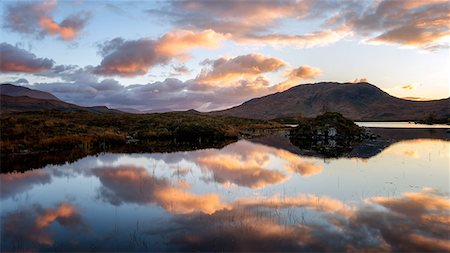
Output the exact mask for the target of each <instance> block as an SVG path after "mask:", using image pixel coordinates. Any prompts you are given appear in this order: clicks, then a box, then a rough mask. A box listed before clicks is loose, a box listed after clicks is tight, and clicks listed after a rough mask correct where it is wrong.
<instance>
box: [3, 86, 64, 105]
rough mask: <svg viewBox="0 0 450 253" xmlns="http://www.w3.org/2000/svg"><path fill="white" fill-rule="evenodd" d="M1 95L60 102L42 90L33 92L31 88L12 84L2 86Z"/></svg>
mask: <svg viewBox="0 0 450 253" xmlns="http://www.w3.org/2000/svg"><path fill="white" fill-rule="evenodd" d="M0 94H2V95H8V96H13V97H22V96H26V97H30V98H37V99H47V100H58V101H59V99H58V98H57V97H55V96H54V95H52V94H50V93H48V92H44V91H40V90H32V89H30V88H26V87H22V86H16V85H12V84H0Z"/></svg>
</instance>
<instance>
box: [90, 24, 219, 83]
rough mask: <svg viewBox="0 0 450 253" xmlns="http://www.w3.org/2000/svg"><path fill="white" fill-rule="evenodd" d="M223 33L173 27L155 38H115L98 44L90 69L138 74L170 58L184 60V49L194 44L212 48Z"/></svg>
mask: <svg viewBox="0 0 450 253" xmlns="http://www.w3.org/2000/svg"><path fill="white" fill-rule="evenodd" d="M225 37H226V36H225V35H223V34H219V33H216V32H214V31H212V30H204V31H201V32H192V31H187V30H176V31H173V32H169V33H166V34H165V35H163V36H162V37H161V38H159V39H157V40H151V39H139V40H129V41H125V40H123V39H121V38H116V39H113V40H111V41H108V42H106V43H104V44H103V45H101V46H100V47H101V49H100V51H101V53H102V54H103V56H104V58H103V60H102V62H101V63H100V65H99V66H97V67H96V68H95V70H94V72H95V73H97V74H102V75H120V76H130V77H133V76H138V75H144V74H146V73H147V72H148V70H149V69H150V68H151V67H154V66H156V65H159V64H166V63H168V62H170V61H171V60H173V59H175V58H176V59H179V60H185V59H187V58H188V54H187V52H188V51H189V50H191V49H193V48H196V47H205V48H212V47H216V46H217V45H218V44H219V43H220V41H222V40H223V39H224V38H225Z"/></svg>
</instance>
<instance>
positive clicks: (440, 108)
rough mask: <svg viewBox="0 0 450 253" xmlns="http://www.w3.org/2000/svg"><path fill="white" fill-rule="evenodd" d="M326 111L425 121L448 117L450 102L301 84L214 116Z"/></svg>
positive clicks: (367, 88)
mask: <svg viewBox="0 0 450 253" xmlns="http://www.w3.org/2000/svg"><path fill="white" fill-rule="evenodd" d="M326 111H330V112H339V113H341V114H342V115H344V116H345V117H347V118H350V119H352V120H365V121H396V120H398V121H409V120H418V119H422V118H424V117H425V116H427V115H428V114H430V113H432V114H434V115H436V116H437V117H448V116H449V115H450V99H449V98H446V99H441V100H432V101H411V100H405V99H401V98H397V97H393V96H391V95H389V94H388V93H386V92H384V91H382V90H381V89H379V88H378V87H376V86H374V85H372V84H369V83H335V82H322V83H316V84H302V85H298V86H295V87H292V88H290V89H288V90H286V91H283V92H278V93H275V94H271V95H268V96H264V97H260V98H254V99H251V100H249V101H247V102H244V103H243V104H241V105H239V106H236V107H233V108H230V109H227V110H222V111H216V112H212V113H213V114H219V115H231V116H237V117H243V118H253V119H275V118H283V117H295V116H298V115H302V116H304V117H315V116H317V115H319V114H321V113H323V112H326Z"/></svg>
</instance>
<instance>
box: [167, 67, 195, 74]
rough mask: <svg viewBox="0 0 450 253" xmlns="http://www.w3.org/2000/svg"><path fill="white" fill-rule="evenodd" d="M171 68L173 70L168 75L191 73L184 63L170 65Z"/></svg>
mask: <svg viewBox="0 0 450 253" xmlns="http://www.w3.org/2000/svg"><path fill="white" fill-rule="evenodd" d="M172 69H173V71H174V72H172V73H171V74H170V76H180V75H189V74H191V70H190V69H189V68H188V67H186V65H172Z"/></svg>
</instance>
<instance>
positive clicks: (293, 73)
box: [286, 65, 321, 79]
mask: <svg viewBox="0 0 450 253" xmlns="http://www.w3.org/2000/svg"><path fill="white" fill-rule="evenodd" d="M320 72H321V71H320V69H318V68H314V67H311V66H307V65H305V66H300V67H298V68H296V69H292V70H289V71H288V72H287V73H286V76H287V77H288V78H290V79H314V78H316V77H317V76H318V75H319V74H320Z"/></svg>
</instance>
